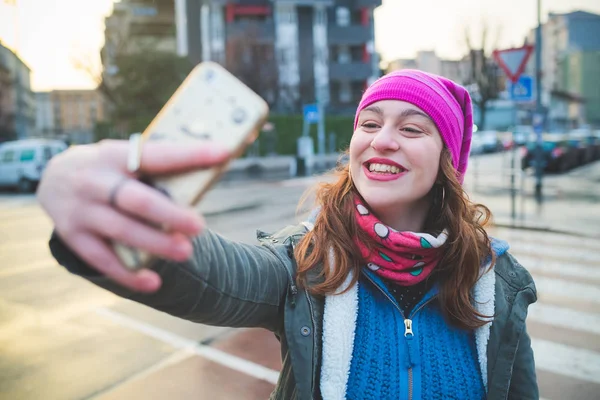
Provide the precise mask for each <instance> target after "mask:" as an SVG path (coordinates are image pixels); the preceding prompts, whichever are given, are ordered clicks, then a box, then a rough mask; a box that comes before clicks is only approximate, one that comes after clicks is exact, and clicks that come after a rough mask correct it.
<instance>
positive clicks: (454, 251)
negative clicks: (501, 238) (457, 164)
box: [294, 148, 495, 330]
mask: <svg viewBox="0 0 600 400" xmlns="http://www.w3.org/2000/svg"><path fill="white" fill-rule="evenodd" d="M346 154H347V153H346ZM332 172H333V176H334V178H337V179H334V180H333V181H332V182H324V183H320V184H319V185H318V186H316V187H315V188H313V192H314V193H315V195H316V198H315V200H316V203H317V206H319V207H320V212H319V214H318V215H317V217H316V220H315V226H314V229H313V230H311V231H310V232H308V233H307V234H306V235H305V236H304V238H303V239H302V240H301V241H300V242H299V243H298V245H297V246H296V248H295V250H294V255H295V257H296V261H297V264H298V276H297V281H298V284H299V285H301V286H302V287H304V288H306V289H307V290H308V291H309V292H310V293H312V294H314V295H323V296H324V295H331V294H333V293H334V292H335V291H336V290H337V289H338V288H340V287H341V286H342V284H343V282H344V281H345V279H346V278H347V276H348V273H349V272H350V271H352V272H353V281H352V284H354V283H356V281H357V280H358V277H359V275H360V268H362V266H364V265H365V264H366V260H365V259H364V258H363V257H362V255H361V253H360V250H359V249H358V248H357V246H356V245H355V244H354V238H356V237H358V240H360V241H361V242H362V243H365V244H366V245H367V247H368V248H370V249H373V248H375V247H376V243H375V242H374V241H373V240H372V239H371V238H370V237H369V236H368V235H367V234H366V233H365V232H364V231H363V230H361V229H360V228H359V226H358V224H357V223H356V220H355V210H354V202H353V198H354V196H355V195H358V192H357V190H356V188H355V187H354V184H353V183H352V178H351V176H350V171H349V167H348V165H347V164H346V165H344V164H341V163H340V164H338V167H336V168H335V169H334V170H333V171H332ZM437 182H438V183H436V184H435V185H434V186H433V188H432V190H431V192H430V194H429V195H430V196H432V206H431V210H430V212H429V214H428V217H427V219H426V221H425V227H424V228H425V229H424V231H425V232H429V233H432V234H439V233H440V232H441V231H442V230H444V229H447V230H448V240H447V241H446V244H445V245H444V246H443V247H442V248H441V251H442V252H443V255H442V258H441V260H440V262H439V264H438V266H437V267H436V270H435V271H436V277H437V278H436V279H438V281H439V284H440V293H439V295H438V298H439V304H440V307H441V309H442V312H443V314H444V316H445V318H446V319H447V321H448V322H449V323H450V324H452V325H454V326H456V327H458V328H462V329H468V330H471V329H475V328H477V327H480V326H482V325H484V324H485V323H486V321H484V320H482V319H483V318H490V317H492V316H490V315H482V314H480V313H478V312H477V311H476V310H475V308H474V306H473V298H472V296H471V289H472V288H473V286H474V285H475V282H476V281H477V280H478V278H479V275H480V267H481V263H482V260H483V259H484V258H486V257H488V256H491V257H492V258H491V260H492V263H493V262H494V261H495V256H494V253H493V251H491V243H490V239H489V237H488V235H487V233H486V231H485V226H487V225H488V224H489V223H490V221H491V217H492V214H491V211H490V210H489V209H488V208H487V207H486V206H484V205H482V204H475V203H473V202H471V201H470V200H469V197H468V195H467V194H466V192H465V191H464V189H463V187H462V185H461V184H460V182H459V181H458V179H457V177H456V170H455V169H454V167H453V166H452V156H451V155H450V152H449V151H448V150H447V149H446V148H444V149H443V151H442V154H441V157H440V171H439V173H438V177H437ZM442 187H443V191H442V190H441V188H442ZM442 193H443V200H442ZM307 198H308V195H307V196H306V197H305V198H304V200H303V201H302V202H301V204H302V203H304V202H305V200H306V199H307ZM330 251H331V252H333V259H334V260H335V263H334V264H333V265H330V259H329V253H330ZM320 265H321V266H322V269H318V270H317V269H316V268H320V267H319V266H320ZM492 265H493V264H492ZM311 272H312V273H314V272H318V276H319V278H320V279H318V281H315V280H314V279H310V278H309V273H311ZM310 275H311V276H314V275H313V274H310ZM349 287H350V286H349ZM349 287H348V288H349Z"/></svg>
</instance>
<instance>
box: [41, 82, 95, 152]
mask: <svg viewBox="0 0 600 400" xmlns="http://www.w3.org/2000/svg"><path fill="white" fill-rule="evenodd" d="M49 95H50V102H51V104H52V108H53V112H52V115H53V118H54V121H53V124H54V132H55V135H56V136H58V137H61V138H63V139H65V140H68V141H69V142H70V143H73V144H83V143H91V142H93V140H94V130H95V128H96V124H97V123H98V122H100V121H103V120H105V103H104V101H103V97H102V95H101V94H100V93H99V92H98V91H97V90H54V91H52V92H50V94H49Z"/></svg>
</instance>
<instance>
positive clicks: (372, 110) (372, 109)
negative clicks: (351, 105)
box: [363, 106, 383, 115]
mask: <svg viewBox="0 0 600 400" xmlns="http://www.w3.org/2000/svg"><path fill="white" fill-rule="evenodd" d="M363 111H371V112H374V113H376V114H379V115H383V111H382V110H381V108H379V107H377V106H369V107H366V108H364V109H363Z"/></svg>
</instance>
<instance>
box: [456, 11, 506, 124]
mask: <svg viewBox="0 0 600 400" xmlns="http://www.w3.org/2000/svg"><path fill="white" fill-rule="evenodd" d="M500 31H501V30H500V29H498V31H497V34H496V37H495V39H494V41H493V42H492V43H491V46H490V36H491V32H490V27H489V24H487V23H486V22H484V23H483V28H482V32H481V41H480V44H479V46H475V45H474V44H473V42H472V40H471V35H470V34H469V30H468V28H467V29H465V43H466V45H467V50H468V60H469V74H468V77H467V82H465V83H466V84H467V85H468V86H470V87H471V89H472V94H473V95H472V99H473V103H474V104H475V105H477V107H478V108H479V121H477V125H478V126H479V128H480V129H485V122H486V119H485V118H486V111H487V105H488V102H489V101H490V100H494V99H497V98H498V95H499V94H500V92H501V90H502V89H503V88H502V87H501V86H502V85H501V74H500V73H499V68H498V65H497V64H496V62H495V61H494V59H493V58H492V52H493V49H494V48H495V47H497V44H498V39H499V37H500Z"/></svg>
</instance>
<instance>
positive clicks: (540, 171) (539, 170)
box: [534, 0, 544, 204]
mask: <svg viewBox="0 0 600 400" xmlns="http://www.w3.org/2000/svg"><path fill="white" fill-rule="evenodd" d="M541 2H542V0H537V22H538V24H537V28H536V30H535V94H536V96H535V111H536V118H537V119H538V121H537V122H538V124H539V126H538V127H537V129H536V127H535V126H534V129H535V133H536V147H535V149H536V152H535V156H536V157H535V158H536V163H535V199H536V200H537V203H538V204H542V199H543V197H542V178H543V175H544V166H543V162H544V155H543V153H542V131H543V129H544V128H543V127H544V124H543V122H544V115H543V110H542V22H541V20H542V9H541ZM539 119H541V120H539Z"/></svg>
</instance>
